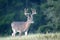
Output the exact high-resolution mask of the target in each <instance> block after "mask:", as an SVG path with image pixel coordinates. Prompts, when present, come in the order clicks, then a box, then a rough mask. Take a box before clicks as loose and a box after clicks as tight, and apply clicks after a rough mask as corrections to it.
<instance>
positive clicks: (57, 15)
mask: <svg viewBox="0 0 60 40" xmlns="http://www.w3.org/2000/svg"><path fill="white" fill-rule="evenodd" d="M24 8H28V9H31V8H35V9H36V11H37V14H36V15H34V22H35V23H34V24H32V25H31V26H30V28H29V33H46V32H49V33H55V32H60V0H26V1H25V0H0V36H4V35H11V33H12V30H11V23H12V22H13V21H26V19H27V18H26V16H25V15H24ZM29 12H30V10H29Z"/></svg>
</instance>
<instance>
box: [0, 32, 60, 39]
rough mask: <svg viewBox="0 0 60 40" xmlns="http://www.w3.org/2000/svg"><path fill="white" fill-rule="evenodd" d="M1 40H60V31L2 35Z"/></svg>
mask: <svg viewBox="0 0 60 40" xmlns="http://www.w3.org/2000/svg"><path fill="white" fill-rule="evenodd" d="M0 40H60V33H49V34H29V35H28V36H24V35H23V36H16V37H12V36H8V37H0Z"/></svg>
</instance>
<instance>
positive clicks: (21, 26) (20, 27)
mask: <svg viewBox="0 0 60 40" xmlns="http://www.w3.org/2000/svg"><path fill="white" fill-rule="evenodd" d="M31 10H32V13H31V15H30V16H29V13H27V11H28V9H24V15H25V16H26V17H27V20H26V21H25V22H24V21H21V22H17V21H15V22H12V23H11V27H12V31H13V33H12V36H15V34H16V33H17V32H19V34H20V35H21V33H22V32H24V33H25V35H27V33H28V29H29V27H30V25H31V24H32V23H34V21H33V15H34V14H36V10H35V9H31Z"/></svg>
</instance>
